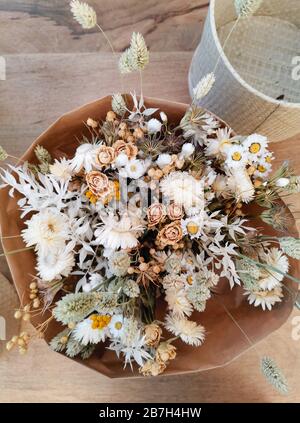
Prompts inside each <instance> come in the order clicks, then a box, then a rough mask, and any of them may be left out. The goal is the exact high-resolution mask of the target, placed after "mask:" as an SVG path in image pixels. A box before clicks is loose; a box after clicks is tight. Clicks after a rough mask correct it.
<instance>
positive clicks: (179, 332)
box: [165, 315, 205, 347]
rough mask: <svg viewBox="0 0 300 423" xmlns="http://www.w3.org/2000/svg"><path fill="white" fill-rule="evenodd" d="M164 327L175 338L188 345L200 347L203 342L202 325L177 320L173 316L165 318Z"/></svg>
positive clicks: (185, 320)
mask: <svg viewBox="0 0 300 423" xmlns="http://www.w3.org/2000/svg"><path fill="white" fill-rule="evenodd" d="M165 327H166V329H167V330H168V331H170V332H171V333H173V334H174V335H175V336H179V337H180V338H181V340H182V341H183V342H185V343H186V344H188V345H193V346H195V347H200V345H202V344H203V342H204V340H205V329H204V327H203V326H202V325H197V323H196V322H192V321H191V320H187V319H179V318H178V317H175V316H170V315H168V316H167V317H166V323H165Z"/></svg>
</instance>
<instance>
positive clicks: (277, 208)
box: [260, 204, 293, 232]
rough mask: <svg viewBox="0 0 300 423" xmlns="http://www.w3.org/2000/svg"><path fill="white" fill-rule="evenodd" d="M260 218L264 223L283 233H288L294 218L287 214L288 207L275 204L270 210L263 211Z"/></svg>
mask: <svg viewBox="0 0 300 423" xmlns="http://www.w3.org/2000/svg"><path fill="white" fill-rule="evenodd" d="M260 218H261V220H262V221H263V222H265V223H267V224H268V225H270V226H273V228H274V229H277V230H278V231H282V232H285V231H287V230H288V228H289V227H290V226H291V225H292V223H293V218H292V216H291V215H290V214H289V213H288V212H287V209H286V207H285V206H281V205H280V204H275V205H274V206H273V207H271V208H270V209H267V210H265V211H263V212H262V214H261V215H260Z"/></svg>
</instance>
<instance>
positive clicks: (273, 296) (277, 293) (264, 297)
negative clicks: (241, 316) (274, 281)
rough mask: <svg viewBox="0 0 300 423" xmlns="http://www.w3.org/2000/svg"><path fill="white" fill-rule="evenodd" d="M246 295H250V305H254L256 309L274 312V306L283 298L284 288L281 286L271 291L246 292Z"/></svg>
mask: <svg viewBox="0 0 300 423" xmlns="http://www.w3.org/2000/svg"><path fill="white" fill-rule="evenodd" d="M244 295H248V301H249V304H254V306H255V307H259V306H261V307H262V309H263V310H266V309H268V310H272V307H273V306H274V304H276V303H279V302H281V298H282V297H283V293H282V288H281V287H279V286H277V287H276V288H274V289H272V290H270V291H269V290H258V291H246V292H245V294H244Z"/></svg>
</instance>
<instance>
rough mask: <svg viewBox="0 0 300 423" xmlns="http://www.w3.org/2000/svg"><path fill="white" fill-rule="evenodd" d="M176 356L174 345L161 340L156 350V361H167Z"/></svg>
mask: <svg viewBox="0 0 300 423" xmlns="http://www.w3.org/2000/svg"><path fill="white" fill-rule="evenodd" d="M175 357H176V347H174V345H172V344H169V343H168V342H162V343H161V344H159V346H158V348H157V350H156V361H158V362H159V363H167V362H168V361H170V360H174V359H175Z"/></svg>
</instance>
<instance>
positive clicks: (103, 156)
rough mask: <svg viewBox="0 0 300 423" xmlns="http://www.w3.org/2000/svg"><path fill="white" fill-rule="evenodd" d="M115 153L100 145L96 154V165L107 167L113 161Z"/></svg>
mask: <svg viewBox="0 0 300 423" xmlns="http://www.w3.org/2000/svg"><path fill="white" fill-rule="evenodd" d="M115 157H116V153H115V149H114V148H113V147H107V146H106V145H101V147H99V149H98V150H97V153H96V163H97V164H98V165H100V166H108V165H110V164H112V163H113V161H114V160H115Z"/></svg>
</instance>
